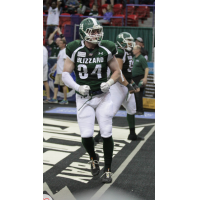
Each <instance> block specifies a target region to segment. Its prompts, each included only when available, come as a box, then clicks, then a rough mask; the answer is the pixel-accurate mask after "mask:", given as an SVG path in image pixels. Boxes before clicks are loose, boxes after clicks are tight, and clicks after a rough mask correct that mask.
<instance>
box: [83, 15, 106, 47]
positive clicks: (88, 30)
mask: <svg viewBox="0 0 200 200" xmlns="http://www.w3.org/2000/svg"><path fill="white" fill-rule="evenodd" d="M79 35H80V37H81V39H83V40H85V41H87V42H90V43H93V44H98V43H100V42H101V40H102V39H103V27H102V26H101V25H100V23H99V22H98V21H97V20H96V19H95V18H91V17H88V18H86V19H84V20H83V21H82V22H81V23H80V27H79Z"/></svg>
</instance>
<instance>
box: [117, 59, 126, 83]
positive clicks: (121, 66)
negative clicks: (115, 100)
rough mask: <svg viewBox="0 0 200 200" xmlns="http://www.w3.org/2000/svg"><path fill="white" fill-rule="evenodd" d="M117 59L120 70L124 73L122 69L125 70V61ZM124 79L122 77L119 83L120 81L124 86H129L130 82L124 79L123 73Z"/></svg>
mask: <svg viewBox="0 0 200 200" xmlns="http://www.w3.org/2000/svg"><path fill="white" fill-rule="evenodd" d="M116 59H117V62H118V64H119V68H120V70H121V71H122V69H123V60H122V59H121V58H116ZM122 77H123V79H124V80H122ZM122 77H121V76H120V77H119V80H118V81H119V82H120V83H121V84H122V85H124V86H127V85H128V81H127V80H126V78H125V77H124V75H123V73H122Z"/></svg>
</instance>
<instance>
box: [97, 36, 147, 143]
mask: <svg viewBox="0 0 200 200" xmlns="http://www.w3.org/2000/svg"><path fill="white" fill-rule="evenodd" d="M116 45H117V51H118V53H117V54H116V55H115V57H116V59H117V61H118V64H119V67H120V69H121V71H122V76H123V79H124V80H120V79H119V82H117V83H116V84H114V85H113V86H112V87H111V88H110V93H111V99H112V101H113V108H114V109H113V110H114V114H113V115H114V116H115V115H116V113H117V111H118V110H119V109H120V106H121V105H123V107H124V108H125V109H126V112H127V121H128V125H129V130H130V133H129V136H128V140H137V139H142V140H143V139H144V138H143V137H140V136H137V135H136V133H135V113H136V102H135V96H134V93H137V92H139V91H140V88H139V87H138V86H137V85H136V84H135V83H134V81H133V80H132V68H133V56H134V55H133V52H132V49H133V46H134V38H133V37H132V36H131V34H130V33H128V32H122V33H120V34H119V35H118V36H117V38H116ZM131 86H133V88H134V91H132V87H131ZM130 93H131V94H130ZM100 132H101V128H100ZM94 140H95V141H96V142H99V141H100V140H101V133H99V134H98V135H97V136H95V138H94Z"/></svg>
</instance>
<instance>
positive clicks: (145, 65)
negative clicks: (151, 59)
mask: <svg viewBox="0 0 200 200" xmlns="http://www.w3.org/2000/svg"><path fill="white" fill-rule="evenodd" d="M141 63H142V68H143V69H146V68H147V67H148V65H147V61H146V59H145V58H144V57H143V58H142V60H141Z"/></svg>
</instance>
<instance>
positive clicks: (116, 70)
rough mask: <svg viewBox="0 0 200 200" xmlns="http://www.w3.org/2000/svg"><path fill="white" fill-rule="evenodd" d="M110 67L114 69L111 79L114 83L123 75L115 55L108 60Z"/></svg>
mask: <svg viewBox="0 0 200 200" xmlns="http://www.w3.org/2000/svg"><path fill="white" fill-rule="evenodd" d="M108 67H109V68H110V70H111V71H112V76H111V77H110V79H112V80H113V81H114V82H113V84H114V83H116V82H117V81H118V80H119V78H120V75H121V72H120V68H119V64H118V62H117V59H116V58H115V56H113V58H112V59H111V60H110V61H109V62H108Z"/></svg>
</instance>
